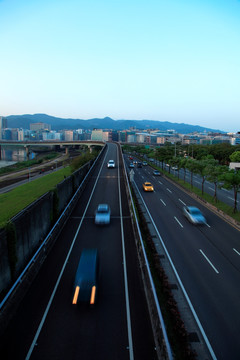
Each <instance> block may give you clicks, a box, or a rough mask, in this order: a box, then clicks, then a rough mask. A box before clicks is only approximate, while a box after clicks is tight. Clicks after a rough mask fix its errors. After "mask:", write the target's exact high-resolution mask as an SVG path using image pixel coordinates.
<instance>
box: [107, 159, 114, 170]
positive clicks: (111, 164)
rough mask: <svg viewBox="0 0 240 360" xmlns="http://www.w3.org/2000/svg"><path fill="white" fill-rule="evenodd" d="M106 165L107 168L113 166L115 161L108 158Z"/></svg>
mask: <svg viewBox="0 0 240 360" xmlns="http://www.w3.org/2000/svg"><path fill="white" fill-rule="evenodd" d="M107 167H108V169H111V168H115V161H114V160H109V161H108V163H107Z"/></svg>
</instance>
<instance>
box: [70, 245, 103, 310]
mask: <svg viewBox="0 0 240 360" xmlns="http://www.w3.org/2000/svg"><path fill="white" fill-rule="evenodd" d="M98 267H99V263H98V251H97V249H83V251H82V254H81V257H80V260H79V264H78V268H77V272H76V275H75V281H74V289H73V300H72V304H73V305H77V304H79V303H86V304H90V305H93V304H95V301H96V295H97V288H98V284H97V278H98Z"/></svg>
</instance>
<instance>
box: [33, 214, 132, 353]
mask: <svg viewBox="0 0 240 360" xmlns="http://www.w3.org/2000/svg"><path fill="white" fill-rule="evenodd" d="M83 248H97V249H98V251H99V262H100V272H99V292H98V298H97V302H96V304H95V305H94V307H93V308H89V307H86V306H80V307H79V308H78V307H75V306H74V305H72V304H71V302H72V296H73V280H74V276H75V273H76V270H77V266H78V262H79V258H80V254H81V251H82V249H83ZM127 347H128V340H127V327H126V312H125V299H124V283H123V271H122V251H121V237H120V225H119V220H117V219H115V220H113V221H112V223H111V225H110V226H105V227H97V226H93V224H92V221H91V219H85V220H84V221H83V224H82V227H81V229H80V231H79V234H78V236H77V239H76V243H75V246H74V248H73V251H72V254H71V256H70V258H69V261H68V264H67V267H66V270H65V271H64V274H63V277H62V280H61V282H60V284H59V288H58V291H57V293H56V296H55V297H54V302H53V304H52V306H51V308H50V311H49V314H48V316H47V319H46V322H45V324H44V327H43V329H42V332H41V334H40V337H39V339H38V345H37V347H36V348H34V353H33V355H32V357H31V358H33V359H43V358H44V359H52V358H60V359H65V358H69V359H78V358H79V357H81V359H91V358H98V359H108V358H114V357H115V356H116V355H117V356H118V358H119V359H128V356H129V354H128V350H127ZM71 349H72V350H71Z"/></svg>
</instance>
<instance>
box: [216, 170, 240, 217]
mask: <svg viewBox="0 0 240 360" xmlns="http://www.w3.org/2000/svg"><path fill="white" fill-rule="evenodd" d="M219 180H220V181H222V182H223V184H222V185H221V187H223V188H225V189H233V191H234V209H233V212H234V213H235V212H237V194H238V192H239V190H240V171H235V170H229V169H228V171H226V172H225V173H223V174H222V175H221V176H220V177H219Z"/></svg>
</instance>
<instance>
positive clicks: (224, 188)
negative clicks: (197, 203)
mask: <svg viewBox="0 0 240 360" xmlns="http://www.w3.org/2000/svg"><path fill="white" fill-rule="evenodd" d="M221 190H223V191H226V192H229V190H227V189H225V188H221Z"/></svg>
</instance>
